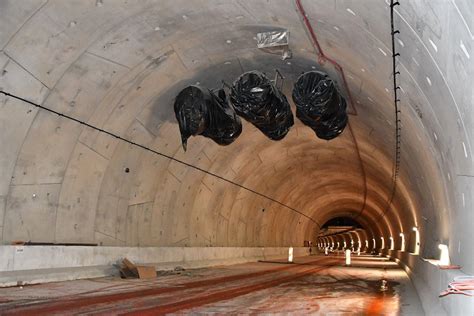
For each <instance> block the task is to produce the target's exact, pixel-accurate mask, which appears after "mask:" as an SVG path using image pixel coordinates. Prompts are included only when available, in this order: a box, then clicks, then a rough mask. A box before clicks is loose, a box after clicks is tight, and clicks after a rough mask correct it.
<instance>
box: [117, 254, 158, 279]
mask: <svg viewBox="0 0 474 316" xmlns="http://www.w3.org/2000/svg"><path fill="white" fill-rule="evenodd" d="M119 271H120V276H121V277H122V278H123V279H135V278H139V279H154V278H156V270H155V267H154V266H143V265H140V266H139V265H135V264H134V263H133V262H132V261H130V260H128V259H127V258H124V259H123V260H122V264H121V266H120V268H119Z"/></svg>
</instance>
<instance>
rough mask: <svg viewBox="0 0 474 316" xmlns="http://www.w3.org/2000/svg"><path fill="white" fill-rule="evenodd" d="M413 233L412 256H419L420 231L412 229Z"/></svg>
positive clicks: (416, 228) (415, 228)
mask: <svg viewBox="0 0 474 316" xmlns="http://www.w3.org/2000/svg"><path fill="white" fill-rule="evenodd" d="M413 231H414V232H415V249H414V252H413V254H414V255H419V254H420V231H419V229H418V227H416V226H415V227H413Z"/></svg>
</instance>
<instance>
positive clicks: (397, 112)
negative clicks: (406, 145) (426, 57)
mask: <svg viewBox="0 0 474 316" xmlns="http://www.w3.org/2000/svg"><path fill="white" fill-rule="evenodd" d="M397 5H400V2H398V1H394V0H390V26H391V33H390V34H391V37H392V72H393V103H394V109H395V159H394V161H393V167H392V189H391V192H390V197H389V199H388V201H387V208H386V209H385V210H384V212H383V213H382V214H381V217H384V216H385V214H386V213H387V212H388V210H389V209H390V205H391V204H392V202H393V199H394V197H395V193H396V190H397V180H398V176H399V172H400V160H401V150H400V146H401V125H400V123H401V120H400V113H401V112H400V105H399V102H400V99H399V98H398V90H400V89H401V88H400V86H399V85H398V83H397V76H398V75H400V72H399V71H398V70H397V57H399V56H400V53H397V52H396V50H395V35H397V34H400V31H399V30H395V23H394V18H393V17H394V11H395V6H397Z"/></svg>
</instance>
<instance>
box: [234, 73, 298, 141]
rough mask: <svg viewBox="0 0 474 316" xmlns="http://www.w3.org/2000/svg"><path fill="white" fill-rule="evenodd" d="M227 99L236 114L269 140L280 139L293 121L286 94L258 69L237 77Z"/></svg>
mask: <svg viewBox="0 0 474 316" xmlns="http://www.w3.org/2000/svg"><path fill="white" fill-rule="evenodd" d="M230 100H231V102H232V104H233V105H234V108H235V111H236V112H237V114H239V115H240V116H242V117H243V118H245V119H246V120H247V121H249V122H251V123H252V124H253V125H255V127H257V128H258V129H259V130H260V131H261V132H262V133H263V134H265V135H266V136H267V137H269V138H270V139H273V140H280V139H282V138H283V137H285V136H286V134H287V133H288V131H289V130H290V128H291V126H293V124H294V120H293V113H292V112H291V108H290V104H289V103H288V100H287V99H286V97H285V95H283V93H281V91H280V90H278V89H277V88H276V87H275V85H274V84H273V83H272V82H271V81H270V79H268V78H267V77H266V76H265V75H264V74H263V73H261V72H258V71H249V72H246V73H244V74H242V75H241V76H240V77H239V78H237V80H235V82H234V84H233V85H232V88H231V92H230Z"/></svg>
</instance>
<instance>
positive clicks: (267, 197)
mask: <svg viewBox="0 0 474 316" xmlns="http://www.w3.org/2000/svg"><path fill="white" fill-rule="evenodd" d="M0 93H1V94H3V95H5V96H7V97H11V98H14V99H17V100H19V101H22V102H25V103H28V104H30V105H33V106H35V107H37V108H39V109H42V110H45V111H47V112H50V113H53V114H56V115H58V116H60V117H64V118H66V119H68V120H71V121H74V122H76V123H78V124H80V125H83V126H87V127H89V128H91V129H93V130H96V131H98V132H101V133H104V134H107V135H109V136H111V137H114V138H116V139H119V140H121V141H123V142H126V143H128V144H130V145H133V146H136V147H139V148H141V149H143V150H146V151H149V152H151V153H154V154H155V155H158V156H161V157H164V158H167V159H169V160H172V161H175V162H177V163H180V164H182V165H184V166H186V167H189V168H193V169H195V170H198V171H200V172H203V173H205V174H208V175H210V176H212V177H215V178H217V179H220V180H222V181H224V182H227V183H230V184H232V185H234V186H237V187H239V188H241V189H244V190H246V191H248V192H251V193H253V194H256V195H258V196H260V197H263V198H265V199H267V200H270V201H272V202H274V203H277V204H279V205H281V206H283V207H285V208H287V209H289V210H291V211H293V212H295V213H298V214H300V215H302V216H304V217H306V218H307V219H309V220H310V221H312V222H314V223H315V224H316V225H318V227H319V228H321V225H320V224H319V223H318V222H317V221H316V220H315V219H313V218H312V217H310V216H308V215H306V214H304V213H303V212H301V211H299V210H297V209H295V208H294V207H291V206H289V205H287V204H284V203H283V202H280V201H278V200H275V199H274V198H272V197H270V196H268V195H266V194H263V193H260V192H258V191H255V190H253V189H251V188H248V187H246V186H244V185H242V184H240V183H237V182H235V181H232V180H229V179H227V178H224V177H222V176H220V175H218V174H215V173H213V172H211V171H208V170H205V169H202V168H200V167H198V166H195V165H193V164H190V163H188V162H185V161H182V160H180V159H177V158H175V157H173V156H170V155H167V154H165V153H162V152H159V151H157V150H154V149H151V148H150V147H147V146H145V145H142V144H139V143H135V142H134V141H131V140H129V139H126V138H123V137H121V136H119V135H117V134H114V133H112V132H109V131H107V130H105V129H102V128H99V127H97V126H94V125H91V124H89V123H86V122H84V121H81V120H79V119H77V118H75V117H72V116H69V115H67V114H64V113H61V112H58V111H55V110H53V109H50V108H48V107H45V106H42V105H40V104H37V103H34V102H32V101H29V100H27V99H24V98H22V97H19V96H16V95H14V94H11V93H8V92H5V91H0Z"/></svg>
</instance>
